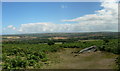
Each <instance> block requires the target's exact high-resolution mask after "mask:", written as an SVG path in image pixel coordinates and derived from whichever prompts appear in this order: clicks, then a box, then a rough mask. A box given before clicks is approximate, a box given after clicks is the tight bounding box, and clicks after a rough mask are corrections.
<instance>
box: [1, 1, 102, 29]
mask: <svg viewBox="0 0 120 71" xmlns="http://www.w3.org/2000/svg"><path fill="white" fill-rule="evenodd" d="M99 9H101V7H100V2H84V3H83V2H79V3H71V2H70V3H68V2H65V3H64V2H63V3H62V2H61V3H59V2H53V3H50V2H48V3H47V2H44V3H42V2H28V3H26V2H23V3H20V2H18V3H17V2H13V3H11V2H8V3H6V2H5V3H3V10H2V11H3V27H6V26H8V25H14V26H15V27H18V26H20V24H26V23H33V22H54V23H56V24H59V23H61V20H63V19H73V18H76V17H79V16H83V15H86V14H93V13H94V12H95V11H96V10H99Z"/></svg>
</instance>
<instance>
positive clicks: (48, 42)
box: [2, 34, 120, 69]
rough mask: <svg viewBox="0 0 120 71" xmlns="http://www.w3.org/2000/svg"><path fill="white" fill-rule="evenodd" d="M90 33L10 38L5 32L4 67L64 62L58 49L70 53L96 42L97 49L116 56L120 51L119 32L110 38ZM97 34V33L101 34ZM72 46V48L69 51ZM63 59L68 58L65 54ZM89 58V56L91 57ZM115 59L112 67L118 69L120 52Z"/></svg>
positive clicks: (43, 65)
mask: <svg viewBox="0 0 120 71" xmlns="http://www.w3.org/2000/svg"><path fill="white" fill-rule="evenodd" d="M84 35H85V34H84ZM25 36H26V35H25ZM37 36H38V35H37ZM57 36H58V35H57ZM59 36H60V35H59ZM67 36H68V35H67ZM72 36H73V35H72ZM87 36H88V38H87V37H82V38H80V37H78V35H77V38H76V37H75V35H74V37H72V38H70V37H67V38H66V39H63V38H62V39H52V37H51V36H45V37H42V39H40V37H38V38H39V39H37V38H32V39H31V38H30V39H28V38H27V39H22V38H21V39H11V38H10V39H8V38H5V37H6V36H5V37H4V40H3V45H2V53H3V54H2V60H3V62H2V65H3V69H42V68H46V69H47V67H48V68H49V65H52V64H54V63H56V64H59V63H60V62H62V61H61V60H60V54H59V53H63V52H65V50H67V51H68V52H69V54H71V52H73V51H75V52H78V51H80V50H81V49H84V48H87V47H90V46H94V45H95V46H96V47H97V51H101V52H107V53H110V54H114V56H113V58H114V57H117V56H118V55H119V54H120V48H118V45H119V43H120V42H119V41H118V39H117V38H116V36H115V37H114V36H110V35H108V37H112V38H109V39H108V38H103V37H106V36H101V35H100V36H99V37H101V39H97V38H93V37H95V36H96V35H94V36H93V37H92V36H89V35H88V34H87ZM32 37H33V36H32ZM62 37H63V36H62ZM65 37H66V35H65ZM96 37H98V35H97V36H96ZM43 38H44V39H43ZM50 38H51V39H50ZM69 48H70V49H72V50H70V51H69ZM74 49H76V50H74ZM56 54H59V56H57V57H56V59H55V58H54V56H55V55H56ZM63 54H64V53H63ZM69 54H68V55H69ZM52 57H53V58H52ZM79 57H80V56H79ZM94 57H95V56H94ZM108 57H109V56H108ZM63 59H65V57H64V58H63ZM73 60H74V59H73ZM88 61H90V60H89V59H88ZM93 61H94V60H93ZM66 62H67V61H66ZM93 63H94V62H93ZM114 63H116V65H114V64H113V67H114V68H115V69H120V56H119V57H117V58H116V59H115V60H114ZM81 64H82V63H81ZM83 68H84V67H83ZM91 68H94V67H91ZM78 69H79V68H78Z"/></svg>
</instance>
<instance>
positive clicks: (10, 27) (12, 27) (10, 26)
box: [7, 25, 16, 30]
mask: <svg viewBox="0 0 120 71" xmlns="http://www.w3.org/2000/svg"><path fill="white" fill-rule="evenodd" d="M7 28H8V29H12V30H16V28H15V27H14V26H13V25H9V26H7Z"/></svg>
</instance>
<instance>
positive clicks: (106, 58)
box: [45, 48, 116, 69]
mask: <svg viewBox="0 0 120 71" xmlns="http://www.w3.org/2000/svg"><path fill="white" fill-rule="evenodd" d="M75 50H76V49H71V48H66V49H65V51H62V52H58V53H56V54H55V55H56V57H55V58H53V59H55V60H58V59H57V57H59V58H60V60H59V61H60V63H55V64H51V65H50V66H47V67H45V69H113V68H114V66H115V63H114V60H115V57H116V55H114V54H111V53H106V52H100V51H97V52H90V53H84V54H80V55H78V56H74V55H75V54H71V52H72V51H75ZM59 61H58V62H59Z"/></svg>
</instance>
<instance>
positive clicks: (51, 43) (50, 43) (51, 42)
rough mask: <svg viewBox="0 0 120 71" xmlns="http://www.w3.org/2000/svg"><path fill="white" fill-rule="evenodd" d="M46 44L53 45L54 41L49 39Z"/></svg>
mask: <svg viewBox="0 0 120 71" xmlns="http://www.w3.org/2000/svg"><path fill="white" fill-rule="evenodd" d="M47 44H48V45H50V46H51V45H54V44H55V43H54V42H53V41H49V42H48V43H47Z"/></svg>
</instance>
